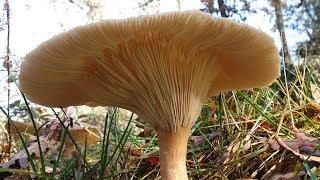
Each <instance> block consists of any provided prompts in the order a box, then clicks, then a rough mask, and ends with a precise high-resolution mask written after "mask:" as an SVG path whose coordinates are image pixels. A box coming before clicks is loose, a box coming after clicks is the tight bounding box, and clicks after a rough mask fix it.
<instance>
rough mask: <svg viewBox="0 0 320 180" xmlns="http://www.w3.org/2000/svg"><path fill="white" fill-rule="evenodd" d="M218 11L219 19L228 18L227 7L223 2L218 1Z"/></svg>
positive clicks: (222, 0) (221, 0)
mask: <svg viewBox="0 0 320 180" xmlns="http://www.w3.org/2000/svg"><path fill="white" fill-rule="evenodd" d="M218 5H219V11H220V15H221V17H229V15H228V13H227V12H228V6H227V5H226V4H225V3H224V0H218Z"/></svg>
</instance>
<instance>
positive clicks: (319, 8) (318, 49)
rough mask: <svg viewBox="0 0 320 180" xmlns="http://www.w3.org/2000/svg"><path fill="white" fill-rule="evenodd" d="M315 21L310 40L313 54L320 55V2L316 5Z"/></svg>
mask: <svg viewBox="0 0 320 180" xmlns="http://www.w3.org/2000/svg"><path fill="white" fill-rule="evenodd" d="M314 15H315V16H314V21H313V25H312V34H311V38H310V41H311V42H310V43H311V50H312V54H316V55H320V1H319V2H315V3H314Z"/></svg>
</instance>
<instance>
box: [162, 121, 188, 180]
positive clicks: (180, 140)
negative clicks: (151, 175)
mask: <svg viewBox="0 0 320 180" xmlns="http://www.w3.org/2000/svg"><path fill="white" fill-rule="evenodd" d="M189 134H190V127H188V126H187V127H183V128H180V129H179V131H177V132H174V133H168V132H163V131H161V130H157V136H158V140H159V147H160V171H161V178H162V179H168V180H176V179H182V180H184V179H188V176H187V168H186V155H187V145H188V139H189Z"/></svg>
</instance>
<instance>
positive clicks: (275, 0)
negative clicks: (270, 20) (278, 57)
mask: <svg viewBox="0 0 320 180" xmlns="http://www.w3.org/2000/svg"><path fill="white" fill-rule="evenodd" d="M271 3H272V6H273V7H274V9H275V15H276V26H277V29H278V31H279V34H280V38H281V43H282V54H283V58H284V62H285V65H286V67H289V66H290V65H291V64H292V63H291V56H290V53H289V48H288V43H287V38H286V33H285V29H284V23H283V14H282V6H281V4H282V2H281V0H272V2H271Z"/></svg>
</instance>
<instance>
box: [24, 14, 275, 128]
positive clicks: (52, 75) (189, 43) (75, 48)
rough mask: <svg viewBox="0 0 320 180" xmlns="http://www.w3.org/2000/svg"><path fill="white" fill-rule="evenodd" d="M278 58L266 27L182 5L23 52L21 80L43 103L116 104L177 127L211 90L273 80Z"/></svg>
mask: <svg viewBox="0 0 320 180" xmlns="http://www.w3.org/2000/svg"><path fill="white" fill-rule="evenodd" d="M279 64H280V63H279V55H278V50H277V48H276V47H275V44H274V42H273V39H272V38H271V37H269V36H268V35H267V34H265V33H264V32H262V31H261V30H257V29H255V28H252V27H250V26H248V25H245V24H239V23H236V22H233V21H231V20H228V19H224V18H212V16H210V15H208V14H205V13H202V12H199V11H185V12H171V13H165V14H158V15H152V16H143V17H137V18H130V19H124V20H107V21H102V22H98V23H93V24H89V25H85V26H81V27H77V28H74V29H72V30H70V31H68V32H65V33H62V34H60V35H58V36H55V37H53V38H52V39H50V40H48V41H46V42H44V43H42V44H41V45H40V46H39V47H38V48H36V49H35V50H33V51H32V52H31V53H29V54H28V55H27V56H26V58H25V61H24V62H23V63H22V65H21V72H20V76H19V81H20V88H21V90H22V91H23V92H24V93H25V94H26V96H27V97H28V98H29V99H30V100H31V101H34V102H35V103H38V104H42V105H46V106H55V107H57V106H69V105H81V104H89V105H112V106H119V107H122V108H126V109H129V110H131V111H133V112H135V113H137V114H138V115H140V116H142V118H144V119H147V121H148V122H149V123H151V125H153V126H154V127H159V126H160V127H166V128H169V129H170V130H172V128H173V129H176V128H177V126H179V125H182V126H185V125H187V124H190V123H189V122H190V121H194V119H196V118H197V117H198V115H199V112H200V109H201V103H202V102H203V100H204V98H205V97H206V96H212V95H217V94H218V93H219V92H222V91H229V90H240V89H250V88H256V87H262V86H267V85H269V84H270V83H272V82H273V81H274V80H275V79H276V78H277V77H278V76H279V74H280V73H279V71H280V67H279ZM199 104H200V105H199ZM172 117H173V119H174V120H173V121H175V122H176V123H175V125H174V127H171V126H172V125H170V121H171V120H170V118H171V119H172ZM162 122H163V123H162Z"/></svg>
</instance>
